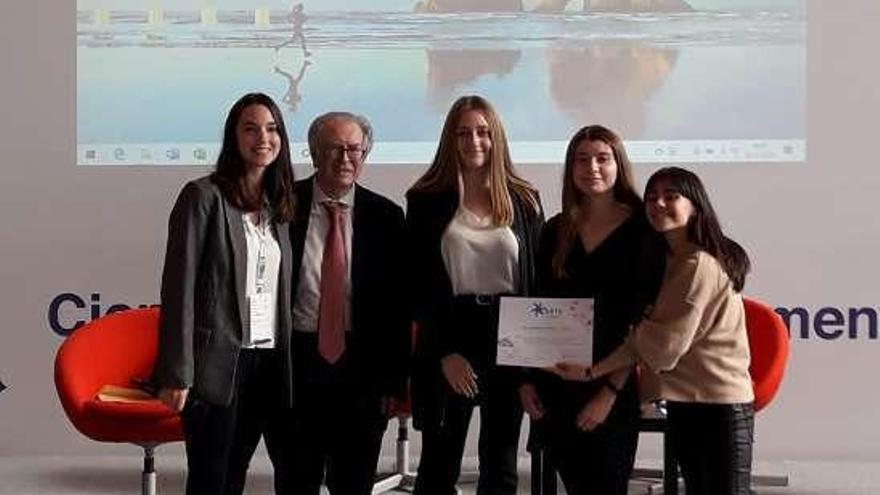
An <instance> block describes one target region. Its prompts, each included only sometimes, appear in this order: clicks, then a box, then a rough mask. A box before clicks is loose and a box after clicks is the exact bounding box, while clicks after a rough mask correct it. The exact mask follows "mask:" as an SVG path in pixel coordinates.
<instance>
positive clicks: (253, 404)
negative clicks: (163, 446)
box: [154, 93, 294, 495]
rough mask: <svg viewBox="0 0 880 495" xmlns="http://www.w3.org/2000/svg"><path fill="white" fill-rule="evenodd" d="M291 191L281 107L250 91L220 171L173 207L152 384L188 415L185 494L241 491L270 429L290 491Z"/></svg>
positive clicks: (229, 132) (236, 115) (238, 106)
mask: <svg viewBox="0 0 880 495" xmlns="http://www.w3.org/2000/svg"><path fill="white" fill-rule="evenodd" d="M292 186H293V172H292V168H291V164H290V151H289V145H288V140H287V131H286V129H285V127H284V121H283V120H282V117H281V112H280V111H279V110H278V107H277V106H276V105H275V103H274V102H273V101H272V99H271V98H269V97H268V96H266V95H264V94H260V93H252V94H247V95H245V96H243V97H242V98H241V99H239V100H238V101H237V102H236V103H235V104H234V105H233V106H232V108H231V110H230V111H229V115H228V116H227V119H226V126H225V130H224V134H223V145H222V148H221V150H220V155H219V157H218V158H217V169H216V171H215V172H214V173H212V174H211V175H209V176H207V177H203V178H201V179H197V180H194V181H192V182H189V183H187V184H186V186H184V188H183V190H182V191H181V192H180V195H179V196H178V198H177V202H176V203H175V205H174V208H173V210H172V211H171V216H170V218H169V221H168V245H167V248H166V252H165V267H164V270H163V272H162V289H161V301H162V307H161V312H160V330H159V356H158V359H157V362H156V369H155V373H154V380H155V382H156V383H157V384H158V385H159V387H160V392H159V398H160V399H161V400H162V402H164V403H165V404H166V405H168V406H169V407H170V408H172V409H174V410H176V411H180V412H181V416H182V419H183V425H184V434H185V440H186V452H187V465H188V474H187V486H186V492H187V494H211V495H216V494H218V493H227V494H240V493H242V491H243V488H244V482H245V475H246V472H247V468H248V463H249V462H250V458H251V456H252V455H253V452H254V449H255V448H256V446H257V443H258V442H259V440H260V437H261V436H265V439H266V446H267V448H268V451H269V456H270V458H271V459H272V463H273V465H274V466H275V487H276V492H279V493H280V492H283V491H285V490H284V486H285V482H284V474H285V471H286V470H285V469H284V468H285V464H286V463H287V462H288V459H287V458H286V457H287V456H286V455H285V454H284V451H285V449H284V441H283V433H282V432H281V428H282V425H283V424H284V421H283V420H282V419H283V418H282V413H283V412H284V410H285V407H286V406H289V405H290V397H291V372H290V370H291V363H290V328H291V317H290V304H289V301H290V274H291V269H290V263H291V258H290V240H289V236H288V230H289V229H288V228H286V225H285V224H286V223H287V222H289V221H290V219H291V218H292V217H293V206H294V205H293V195H292V191H293V189H292Z"/></svg>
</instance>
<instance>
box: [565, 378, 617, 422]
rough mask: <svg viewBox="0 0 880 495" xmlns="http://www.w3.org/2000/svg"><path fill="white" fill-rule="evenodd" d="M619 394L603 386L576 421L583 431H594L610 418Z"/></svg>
mask: <svg viewBox="0 0 880 495" xmlns="http://www.w3.org/2000/svg"><path fill="white" fill-rule="evenodd" d="M615 400H617V396H616V395H614V394H613V393H612V392H611V391H609V390H607V389H605V388H604V387H602V389H601V390H599V392H598V393H597V394H596V395H594V396H593V398H592V399H590V400H589V402H587V404H586V405H585V406H584V408H583V409H581V412H580V413H578V416H577V419H576V420H575V423H576V424H577V427H578V428H580V429H581V430H582V431H593V430H595V429H596V428H598V427H599V425H601V424H602V423H604V422H605V420H606V419H607V418H608V414H609V413H610V412H611V408H612V407H613V406H614V401H615Z"/></svg>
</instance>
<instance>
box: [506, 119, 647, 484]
mask: <svg viewBox="0 0 880 495" xmlns="http://www.w3.org/2000/svg"><path fill="white" fill-rule="evenodd" d="M659 241H660V239H659V237H658V236H656V234H655V233H654V232H653V230H652V229H651V227H650V225H648V221H647V218H646V217H645V214H644V208H643V207H642V200H641V198H639V195H638V193H637V192H636V190H635V188H634V186H633V173H632V167H631V166H630V162H629V159H628V157H627V154H626V150H625V149H624V147H623V142H622V141H621V140H620V137H618V136H617V134H615V133H614V132H613V131H611V130H610V129H607V128H605V127H602V126H599V125H591V126H587V127H584V128H582V129H580V130H579V131H578V132H576V133H575V135H574V136H573V137H572V138H571V141H570V142H569V144H568V150H567V151H566V154H565V171H564V172H563V179H562V212H561V213H559V214H558V215H556V216H554V217H553V218H551V219H550V220H549V221H548V222H547V224H546V225H545V226H544V231H543V233H542V235H541V245H540V248H539V249H538V256H537V278H538V290H539V292H540V294H541V295H542V296H548V297H585V298H587V297H588V298H592V299H593V301H594V319H593V352H592V355H591V356H585V358H587V359H601V358H603V357H605V356H607V355H608V354H609V353H611V351H613V350H614V349H615V348H617V346H619V345H620V343H621V342H623V339H624V338H625V337H626V335H627V332H628V330H629V326H630V325H631V324H632V323H634V322H635V321H637V320H638V319H639V318H640V316H641V315H642V313H643V311H644V309H645V307H646V306H647V305H648V304H650V303H651V302H652V301H653V296H654V294H655V293H656V289H657V286H658V285H659V282H660V277H661V275H662V252H661V251H660V244H659ZM630 374H631V369H630V368H624V369H621V370H619V371H618V372H617V373H616V374H614V375H611V376H609V377H608V378H607V379H606V380H602V381H599V382H594V383H590V384H583V383H574V382H565V381H563V380H561V379H559V377H557V376H555V375H552V374H550V373H547V372H541V371H535V372H533V373H531V374H530V375H529V377H530V378H529V379H528V380H527V381H526V383H525V384H524V385H523V386H522V387H520V395H521V397H522V399H523V407H524V408H525V410H526V412H527V413H528V414H529V416H530V417H531V418H532V419H533V420H535V421H534V422H533V423H532V425H533V427H534V428H533V432H534V433H535V434H536V435H537V439H538V440H539V441H540V442H541V443H542V444H543V446H544V449H545V452H546V455H548V456H549V458H550V461H551V463H552V465H553V466H554V467H555V468H556V469H557V470H558V472H559V474H560V476H561V478H562V482H563V483H564V484H565V489H566V492H567V493H569V494H571V495H580V494H596V495H626V493H627V483H628V482H629V477H630V474H631V472H632V468H633V462H634V461H635V454H636V445H637V441H638V420H639V399H638V394H637V392H636V386H635V380H633V379H632V378H631V377H630V376H629V375H630Z"/></svg>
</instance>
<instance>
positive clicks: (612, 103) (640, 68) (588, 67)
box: [547, 42, 678, 138]
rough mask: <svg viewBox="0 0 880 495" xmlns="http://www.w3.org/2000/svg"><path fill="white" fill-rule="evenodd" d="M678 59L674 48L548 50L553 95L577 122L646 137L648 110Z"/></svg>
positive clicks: (616, 45)
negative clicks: (594, 123)
mask: <svg viewBox="0 0 880 495" xmlns="http://www.w3.org/2000/svg"><path fill="white" fill-rule="evenodd" d="M677 60H678V52H677V51H676V50H674V49H671V48H665V47H658V46H651V45H643V44H640V43H635V42H600V43H595V44H592V45H590V46H587V47H578V48H571V47H566V46H564V45H560V46H552V47H549V48H548V50H547V62H548V70H549V72H550V95H551V97H552V98H553V101H554V103H555V104H556V105H557V108H559V109H560V110H561V111H562V112H563V113H565V114H567V115H568V117H569V118H570V119H571V121H572V122H579V123H580V122H602V123H603V124H604V125H607V126H609V127H611V128H613V129H615V130H617V131H619V132H621V133H622V134H623V135H625V136H628V137H630V138H641V137H642V135H643V132H644V130H645V120H646V115H645V114H646V105H647V103H648V101H649V100H650V99H651V97H652V96H653V95H654V93H656V91H657V90H658V89H660V88H661V87H662V86H663V83H664V82H665V81H666V78H667V77H668V76H669V74H670V73H671V72H672V70H673V68H674V67H675V64H676V61H677ZM670 118H672V116H670Z"/></svg>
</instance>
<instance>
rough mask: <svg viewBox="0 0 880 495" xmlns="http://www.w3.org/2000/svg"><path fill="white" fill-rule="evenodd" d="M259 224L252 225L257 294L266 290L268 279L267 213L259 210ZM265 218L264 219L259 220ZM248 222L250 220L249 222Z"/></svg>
mask: <svg viewBox="0 0 880 495" xmlns="http://www.w3.org/2000/svg"><path fill="white" fill-rule="evenodd" d="M257 220H258V222H259V225H252V227H253V232H254V233H255V234H256V237H257V242H258V244H257V267H256V271H255V272H254V285H255V288H256V293H257V294H262V293H263V292H265V291H266V289H267V287H268V285H269V281H268V279H267V278H266V265H267V264H268V258H269V253H268V251H269V246H268V244H269V241H268V237H269V235H270V233H269V222H268V219H267V215H266V214H265V212H263V211H261V212H260V214H259V216H258V217H257ZM261 220H265V221H261ZM249 223H250V222H249Z"/></svg>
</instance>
